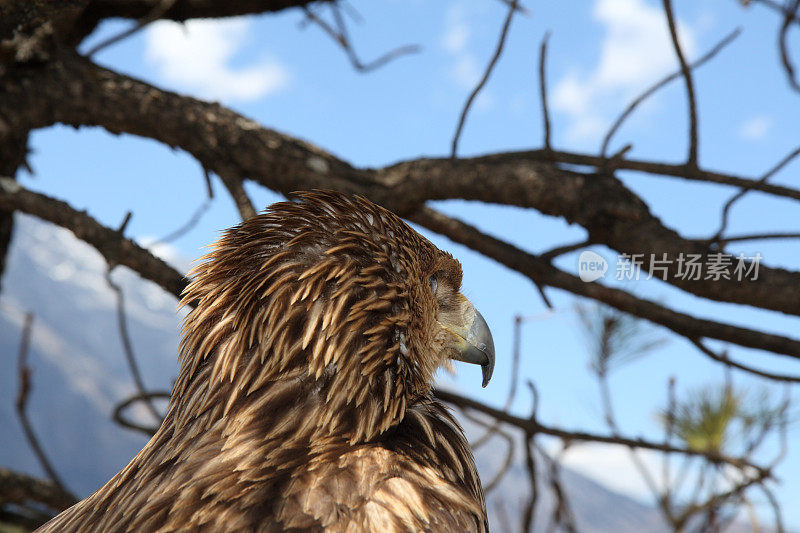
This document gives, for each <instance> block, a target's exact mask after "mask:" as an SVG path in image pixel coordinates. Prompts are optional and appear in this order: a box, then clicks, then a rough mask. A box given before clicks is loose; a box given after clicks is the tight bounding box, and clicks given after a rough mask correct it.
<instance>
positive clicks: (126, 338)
mask: <svg viewBox="0 0 800 533" xmlns="http://www.w3.org/2000/svg"><path fill="white" fill-rule="evenodd" d="M121 235H122V232H120V236H121ZM113 269H114V267H113V266H112V265H109V267H108V268H107V269H106V276H105V277H106V283H107V284H108V286H109V287H110V288H111V290H113V291H114V294H115V295H116V297H117V327H118V328H119V338H120V341H121V342H122V351H123V352H124V353H125V360H126V361H127V363H128V369H129V370H130V371H131V377H132V378H133V383H134V385H136V389H137V390H138V391H139V393H140V394H144V392H145V390H146V389H145V386H144V380H143V379H142V373H141V371H140V370H139V363H138V362H137V361H136V354H135V353H134V351H133V343H132V342H131V337H130V333H129V332H128V319H127V314H126V313H125V293H123V292H122V287H120V286H119V285H117V284H116V283H114V280H112V279H111V271H112V270H113ZM145 404H146V406H147V409H148V410H149V411H150V414H152V415H153V418H154V419H156V420H161V415H160V414H159V413H158V411H157V410H156V408H155V406H154V405H153V404H152V402H145Z"/></svg>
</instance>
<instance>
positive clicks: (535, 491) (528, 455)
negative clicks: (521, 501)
mask: <svg viewBox="0 0 800 533" xmlns="http://www.w3.org/2000/svg"><path fill="white" fill-rule="evenodd" d="M534 439H535V435H534V434H529V435H526V436H525V469H526V470H527V472H528V484H529V485H530V487H531V494H530V496H529V497H528V502H527V503H526V504H525V511H524V512H523V514H522V531H523V533H528V532H530V531H533V526H534V517H535V516H536V502H537V500H538V499H539V487H538V485H537V479H538V475H537V472H536V457H535V456H534V455H533V448H534V446H536V441H535V440H534Z"/></svg>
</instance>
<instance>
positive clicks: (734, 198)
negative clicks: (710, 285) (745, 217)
mask: <svg viewBox="0 0 800 533" xmlns="http://www.w3.org/2000/svg"><path fill="white" fill-rule="evenodd" d="M798 155H800V146H798V147H797V148H795V149H794V150H792V151H791V152H789V154H787V155H786V156H784V157H783V159H781V160H780V161H779V162H778V163H777V164H776V165H775V166H774V167H772V168H771V169H769V170H768V171H767V172H765V173H764V175H762V176H761V177H760V178H759V179H758V181H756V182H755V183H760V184H764V183H766V182H767V181H769V179H770V178H771V177H772V176H774V175H775V174H777V173H778V172H780V171H781V170H782V169H783V168H784V167H785V166H786V165H788V164H789V163H790V162H791V161H792V160H793V159H794V158H795V157H797V156H798ZM752 190H753V188H752V187H742V189H741V190H740V191H739V192H737V193H736V194H734V195H733V196H731V197H730V198H729V199H728V201H727V202H725V206H724V207H723V208H722V217H721V221H720V225H719V229H718V230H717V233H716V234H714V236H713V237H711V239H709V240H710V241H711V242H716V243H718V244H719V245H720V247H722V243H723V239H722V234H723V233H724V232H725V230H726V229H727V227H728V216H729V213H730V210H731V208H732V207H733V204H734V203H736V202H737V201H739V200H740V199H741V198H742V197H743V196H744V195H745V194H747V193H748V192H750V191H752ZM725 241H727V242H730V240H729V239H725Z"/></svg>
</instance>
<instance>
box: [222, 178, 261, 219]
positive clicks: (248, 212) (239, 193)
mask: <svg viewBox="0 0 800 533" xmlns="http://www.w3.org/2000/svg"><path fill="white" fill-rule="evenodd" d="M220 178H222V183H223V184H224V185H225V188H226V189H228V192H229V193H230V195H231V198H233V202H234V203H235V204H236V209H238V210H239V216H240V217H242V220H247V219H248V218H252V217H254V216H256V208H255V207H253V201H252V200H251V199H250V197H249V196H248V195H247V191H245V190H244V184H243V183H242V180H241V179H239V178H238V177H234V176H230V175H225V176H220Z"/></svg>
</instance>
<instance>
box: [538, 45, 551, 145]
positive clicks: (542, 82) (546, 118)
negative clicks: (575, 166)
mask: <svg viewBox="0 0 800 533" xmlns="http://www.w3.org/2000/svg"><path fill="white" fill-rule="evenodd" d="M549 40H550V32H549V31H548V32H547V33H545V34H544V37H543V38H542V44H541V46H540V47H539V96H540V98H541V102H542V122H543V123H544V149H545V150H547V151H550V150H551V149H552V148H553V147H552V145H551V144H550V108H549V107H548V106H547V68H546V64H545V60H546V59H547V42H548V41H549Z"/></svg>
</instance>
